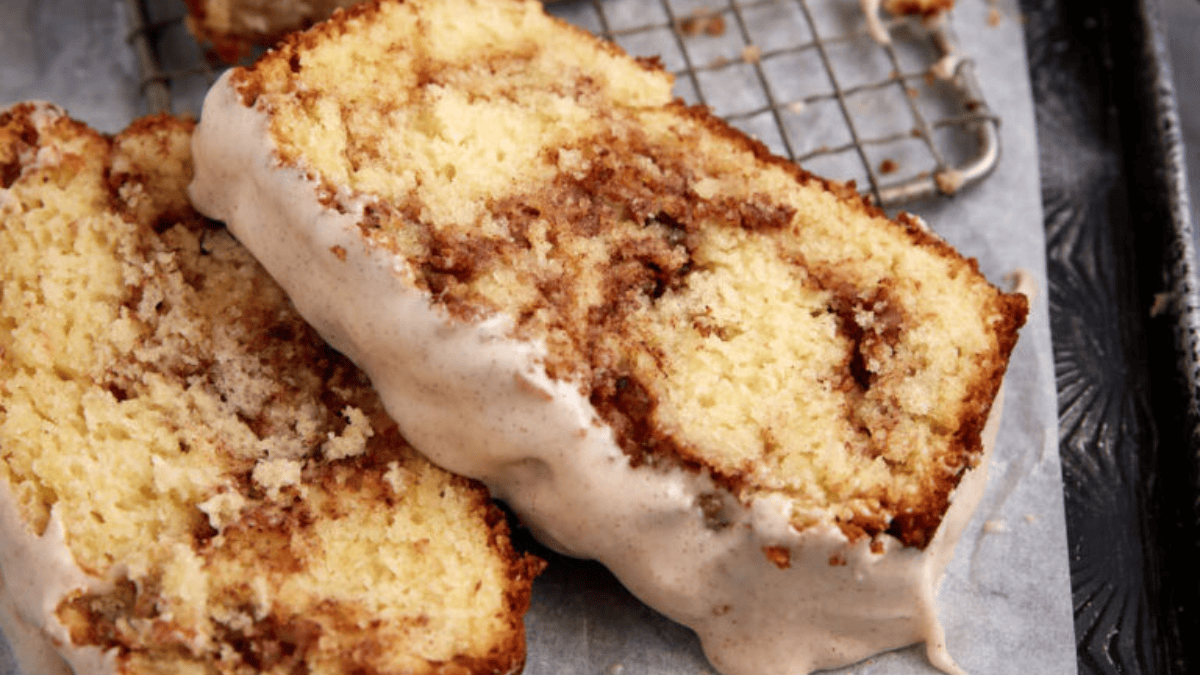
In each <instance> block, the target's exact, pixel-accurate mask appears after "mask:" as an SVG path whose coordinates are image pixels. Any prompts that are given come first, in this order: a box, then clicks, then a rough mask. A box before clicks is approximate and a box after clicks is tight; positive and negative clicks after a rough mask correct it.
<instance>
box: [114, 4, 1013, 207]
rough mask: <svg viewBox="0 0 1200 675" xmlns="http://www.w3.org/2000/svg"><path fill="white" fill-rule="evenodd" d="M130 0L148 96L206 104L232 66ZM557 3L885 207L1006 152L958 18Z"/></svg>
mask: <svg viewBox="0 0 1200 675" xmlns="http://www.w3.org/2000/svg"><path fill="white" fill-rule="evenodd" d="M126 6H127V14H128V16H129V22H130V34H129V42H130V44H131V46H132V47H133V49H134V50H135V52H136V53H137V56H138V59H139V63H140V67H141V69H142V92H143V95H144V98H145V103H146V105H147V107H148V108H149V109H150V110H151V111H170V110H175V111H176V112H191V113H193V114H195V113H197V112H198V110H199V104H200V101H201V100H202V96H203V92H204V90H206V89H207V88H208V86H209V85H210V84H211V83H212V82H213V81H214V80H215V78H216V75H217V74H218V73H219V70H220V68H221V66H220V65H218V64H216V62H215V61H214V59H213V58H212V56H211V55H207V54H206V53H205V50H204V49H203V48H202V47H201V46H199V45H196V44H195V42H194V40H192V39H191V37H190V34H189V33H188V32H187V30H186V28H185V27H184V25H183V24H184V20H183V16H184V15H185V14H186V8H185V7H184V5H183V3H182V2H181V1H178V0H176V1H174V2H168V3H162V2H155V3H149V4H147V2H146V0H126ZM547 9H548V11H550V13H552V14H555V15H557V16H559V17H561V18H563V19H565V20H567V21H570V22H572V23H575V24H577V25H579V26H581V27H583V28H585V29H588V30H590V31H592V32H594V33H596V34H597V35H600V36H602V37H604V38H606V39H609V40H612V41H614V42H616V43H617V44H619V45H621V46H622V47H623V48H625V49H626V51H628V52H630V53H631V54H634V55H635V56H654V57H657V58H659V59H660V60H661V62H662V63H663V66H664V67H665V68H666V69H667V70H669V71H670V72H672V73H673V74H674V75H675V77H676V94H677V95H678V96H680V97H681V98H683V99H684V100H685V101H687V102H689V103H693V104H698V105H704V106H707V107H709V108H710V109H711V110H712V111H713V112H714V113H715V114H717V115H719V116H721V117H723V118H724V119H725V120H727V121H728V122H729V123H730V124H732V125H733V126H736V127H738V128H740V129H742V130H743V131H745V132H747V133H748V134H750V135H751V136H754V137H756V138H758V139H759V140H760V141H762V142H763V143H764V144H766V145H767V146H768V147H769V148H770V149H771V150H772V151H774V152H776V153H777V154H780V155H783V156H785V157H788V158H790V159H792V160H793V161H796V162H798V163H799V164H800V165H801V166H803V167H804V168H806V169H809V170H811V171H813V172H814V173H818V174H820V175H823V176H826V177H829V178H832V179H835V180H854V181H855V182H856V183H857V184H858V185H859V186H860V188H861V189H862V191H863V193H864V194H865V195H867V196H868V198H870V199H872V200H873V201H874V202H875V203H876V204H879V205H881V206H883V207H885V208H886V207H895V206H899V205H901V204H905V203H908V202H912V201H914V200H918V199H923V198H928V197H932V196H936V195H946V196H950V195H954V194H957V193H958V192H960V191H961V190H963V189H965V188H966V187H968V186H970V185H972V184H974V183H977V182H979V181H981V180H983V179H984V178H985V177H986V176H987V175H988V174H989V173H990V172H991V171H992V169H994V168H995V166H996V165H997V164H998V162H999V158H1000V148H999V133H998V127H999V119H998V118H997V117H996V116H995V115H993V114H992V113H991V111H990V110H989V109H988V106H987V104H986V102H985V101H984V98H983V95H982V93H981V89H980V86H979V83H978V81H977V79H976V77H975V72H974V64H973V62H972V61H971V60H970V59H969V58H964V57H962V56H961V54H960V53H959V50H958V47H957V46H956V44H955V38H954V35H953V33H952V31H951V29H950V27H949V22H948V21H945V20H941V21H937V22H935V23H934V24H932V25H926V24H925V23H922V22H920V21H919V20H915V19H905V18H903V17H900V18H890V19H889V20H887V21H885V22H883V23H882V28H883V29H884V31H886V34H887V35H888V37H889V38H890V40H888V41H880V40H877V39H875V38H874V37H872V35H871V33H870V31H869V27H868V23H867V21H865V20H864V17H863V14H862V10H861V9H860V7H859V4H858V3H855V2H842V1H831V0H656V1H654V0H649V1H648V0H566V1H561V2H554V3H551V4H549V5H548V6H547ZM156 13H161V14H162V15H156Z"/></svg>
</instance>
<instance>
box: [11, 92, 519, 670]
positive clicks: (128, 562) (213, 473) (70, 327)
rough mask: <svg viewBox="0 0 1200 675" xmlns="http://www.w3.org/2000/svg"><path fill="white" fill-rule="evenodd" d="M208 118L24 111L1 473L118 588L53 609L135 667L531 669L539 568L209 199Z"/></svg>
mask: <svg viewBox="0 0 1200 675" xmlns="http://www.w3.org/2000/svg"><path fill="white" fill-rule="evenodd" d="M190 132H191V124H190V123H189V122H184V121H180V120H178V119H174V118H169V117H154V118H147V119H145V120H141V121H139V122H136V123H135V124H134V125H133V126H132V127H130V129H128V130H127V131H125V132H123V133H122V134H120V135H118V136H117V137H115V138H114V139H110V138H108V137H105V136H102V135H100V134H97V133H95V132H93V131H91V130H90V129H88V128H87V127H85V126H84V125H82V124H80V123H77V122H74V121H72V120H71V119H69V118H68V117H66V116H65V115H64V114H62V113H61V111H56V110H55V109H52V108H46V107H39V106H37V105H33V104H21V105H18V106H16V107H14V108H12V109H10V110H8V111H7V112H4V113H0V188H2V189H0V449H2V457H0V477H3V480H4V481H5V483H6V484H7V489H8V490H9V491H11V494H12V496H13V498H14V500H15V502H16V504H17V508H18V509H19V511H20V516H21V517H22V520H23V521H24V522H25V523H26V524H27V527H28V530H29V532H30V533H31V535H33V536H37V535H41V534H42V533H43V532H44V531H46V530H47V529H48V528H49V527H51V523H52V521H55V522H58V523H61V526H62V528H63V530H64V532H65V542H66V545H67V547H68V548H69V554H70V556H71V557H72V558H73V560H74V562H75V564H76V565H77V566H78V567H79V568H81V569H82V570H83V571H84V572H85V573H86V574H87V575H90V576H91V577H93V578H95V579H97V580H98V584H97V585H96V587H95V588H90V589H84V590H80V591H77V592H75V593H73V594H70V595H69V596H67V597H64V598H63V599H62V601H61V602H60V603H59V604H58V605H57V606H56V607H55V608H53V614H54V618H55V619H56V620H57V621H59V622H61V623H62V624H63V625H64V626H66V628H67V630H68V631H69V635H70V639H71V642H72V645H70V646H71V647H72V648H79V647H89V646H91V647H97V648H99V649H101V650H105V651H109V650H114V651H113V653H114V654H115V662H116V664H117V666H118V667H117V672H120V673H205V674H212V673H238V674H243V673H312V674H314V675H315V674H317V673H341V674H345V673H368V672H369V673H400V672H405V673H410V672H411V673H433V672H438V673H450V672H453V673H469V672H487V673H493V672H510V671H513V670H517V669H519V668H520V666H521V664H522V662H523V658H524V634H523V625H522V618H521V617H522V613H523V611H524V610H525V608H526V607H527V605H528V601H529V589H530V582H531V576H532V575H533V574H534V573H535V572H536V570H537V569H538V563H537V562H536V561H534V560H532V559H529V558H526V557H524V556H522V555H521V554H518V553H516V552H515V551H514V550H513V548H512V546H511V544H510V542H509V537H508V530H507V525H506V523H505V521H504V518H503V516H502V514H501V512H499V511H498V510H497V509H496V507H495V506H494V505H493V504H492V503H491V502H490V501H489V499H488V496H487V493H486V491H485V490H484V489H483V488H482V487H481V486H479V485H478V484H476V483H473V482H470V481H468V480H466V479H463V478H460V477H456V476H452V475H450V474H448V473H446V472H444V471H442V470H440V469H438V468H436V467H434V466H432V465H431V464H429V463H428V462H427V461H425V460H424V459H422V458H421V457H420V456H419V455H417V454H416V453H415V452H414V451H413V450H412V449H411V448H410V447H409V446H408V445H407V444H406V442H405V441H404V439H403V438H402V437H401V436H400V434H399V432H398V430H397V429H396V427H395V425H394V424H393V423H392V422H391V421H390V420H389V419H388V417H387V416H386V414H385V413H384V412H383V410H382V408H381V406H380V404H379V402H378V400H377V398H376V397H375V395H374V393H373V392H372V390H371V389H370V386H369V383H368V382H367V381H366V378H365V376H363V375H362V374H361V373H360V372H359V371H357V370H356V369H355V368H354V367H353V365H352V364H350V363H349V362H348V361H347V360H346V359H344V358H343V357H341V356H340V355H338V354H337V353H336V352H334V351H333V350H331V349H330V348H328V347H327V346H326V345H325V344H324V343H323V342H322V341H321V340H320V339H319V338H318V337H317V336H316V335H315V334H314V333H313V332H312V331H311V329H309V328H308V327H307V325H306V324H305V323H304V322H303V320H302V319H301V318H300V317H299V316H298V315H297V314H296V313H295V312H294V310H292V309H291V307H290V305H289V303H288V301H287V299H286V297H285V296H284V295H283V292H282V291H281V290H280V289H279V288H278V287H277V286H276V285H275V284H274V282H273V281H272V280H271V279H270V278H269V277H268V276H267V275H266V273H265V272H264V271H263V270H262V269H261V268H260V267H259V266H258V265H257V263H256V262H255V261H254V260H253V258H251V257H250V255H249V254H248V253H247V252H246V251H245V250H244V249H242V248H241V246H240V245H239V244H237V243H236V241H235V240H234V239H233V238H232V237H231V236H230V235H229V234H227V232H226V231H225V230H224V229H223V228H221V227H220V226H218V225H216V224H214V223H212V222H210V221H205V220H204V219H202V218H200V217H199V216H198V215H197V214H196V213H195V212H194V211H192V209H191V207H190V206H189V204H188V202H187V199H186V194H185V186H186V185H187V182H188V181H189V180H190V177H191V165H190V154H189V139H190ZM5 572H6V575H12V574H15V573H17V571H15V570H5ZM26 573H27V574H28V573H29V572H26ZM35 576H36V575H35ZM9 581H10V585H11V581H12V577H11V576H9ZM99 582H103V583H99ZM25 609H26V611H28V608H25ZM26 619H27V620H36V618H33V617H26Z"/></svg>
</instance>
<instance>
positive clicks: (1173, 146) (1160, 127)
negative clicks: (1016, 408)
mask: <svg viewBox="0 0 1200 675" xmlns="http://www.w3.org/2000/svg"><path fill="white" fill-rule="evenodd" d="M1021 9H1022V11H1023V13H1024V15H1025V19H1026V24H1025V39H1026V48H1027V51H1028V56H1029V63H1030V74H1031V82H1032V86H1033V95H1034V101H1035V107H1036V115H1037V127H1038V135H1039V150H1040V165H1041V175H1042V199H1043V205H1044V213H1045V225H1046V235H1047V262H1048V268H1049V279H1050V289H1049V295H1050V307H1051V321H1052V333H1053V341H1054V355H1055V370H1056V377H1057V382H1058V389H1059V421H1060V441H1061V445H1060V447H1061V453H1062V463H1063V481H1064V485H1065V488H1064V489H1065V496H1066V509H1067V529H1068V540H1069V545H1070V554H1071V561H1070V562H1071V582H1072V591H1073V595H1074V604H1075V608H1074V609H1075V631H1076V643H1077V647H1078V656H1079V672H1080V673H1081V674H1092V673H1097V674H1101V673H1102V674H1109V673H1113V674H1116V673H1120V674H1131V673H1189V672H1198V670H1200V649H1198V644H1197V640H1196V638H1197V637H1200V622H1198V620H1197V613H1198V612H1200V604H1198V600H1200V593H1198V586H1197V580H1198V579H1200V576H1198V575H1197V572H1198V571H1200V554H1198V548H1200V540H1198V538H1197V536H1198V533H1200V526H1198V525H1200V508H1198V502H1197V496H1198V495H1200V455H1198V452H1197V449H1198V447H1200V443H1198V432H1197V430H1198V427H1197V424H1198V422H1200V412H1198V411H1200V408H1198V395H1200V389H1198V388H1197V385H1198V379H1200V371H1198V361H1200V359H1198V356H1197V355H1198V353H1200V352H1198V349H1200V345H1198V330H1200V314H1198V312H1200V296H1198V295H1197V293H1198V291H1200V284H1198V282H1197V256H1196V239H1195V233H1194V232H1193V228H1192V221H1191V217H1190V213H1189V205H1188V202H1187V188H1186V180H1185V175H1184V173H1185V168H1184V163H1183V162H1184V160H1183V150H1182V141H1181V139H1180V133H1179V125H1178V117H1177V112H1176V108H1175V99H1174V93H1173V89H1172V82H1171V78H1170V71H1169V65H1168V61H1167V58H1166V54H1165V49H1164V46H1163V44H1164V41H1163V35H1162V32H1161V30H1160V28H1159V26H1158V25H1157V18H1156V15H1157V13H1156V5H1155V3H1154V0H1135V1H1133V2H1128V1H1126V2H1122V1H1112V2H1101V3H1079V2H1067V1H1065V0H1046V1H1038V0H1021ZM1196 84H1198V83H1191V84H1185V83H1179V85H1180V86H1195V85H1196Z"/></svg>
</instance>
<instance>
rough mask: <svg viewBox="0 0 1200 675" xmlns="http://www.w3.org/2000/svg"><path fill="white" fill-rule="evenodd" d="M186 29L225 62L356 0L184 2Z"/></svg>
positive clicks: (214, 0)
mask: <svg viewBox="0 0 1200 675" xmlns="http://www.w3.org/2000/svg"><path fill="white" fill-rule="evenodd" d="M186 1H187V6H188V18H187V25H188V29H189V30H191V31H192V34H193V35H195V36H196V37H198V38H200V39H202V40H208V41H209V42H211V43H212V45H213V48H214V49H215V50H216V52H217V54H218V55H219V56H220V57H221V58H223V59H225V60H226V61H230V62H233V61H237V60H238V59H239V58H241V57H243V56H246V55H247V54H249V53H250V51H251V50H252V49H253V48H254V47H256V46H260V45H265V46H269V45H271V44H273V43H275V42H276V41H278V40H279V38H281V37H283V36H284V35H286V34H288V33H291V32H292V31H296V30H300V29H303V28H308V27H309V26H311V25H313V24H314V23H316V22H318V21H320V20H322V19H324V18H326V17H328V16H329V15H330V14H332V13H333V11H334V10H335V9H338V8H339V7H349V6H350V5H353V4H354V3H356V2H358V1H359V0H186Z"/></svg>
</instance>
